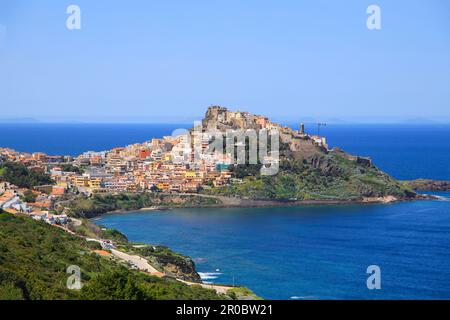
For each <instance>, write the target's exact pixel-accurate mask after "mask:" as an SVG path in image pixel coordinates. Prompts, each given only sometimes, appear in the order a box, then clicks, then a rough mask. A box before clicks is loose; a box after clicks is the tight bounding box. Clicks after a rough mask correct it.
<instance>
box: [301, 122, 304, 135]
mask: <svg viewBox="0 0 450 320" xmlns="http://www.w3.org/2000/svg"><path fill="white" fill-rule="evenodd" d="M300 133H301V134H305V124H304V123H303V122H302V123H300Z"/></svg>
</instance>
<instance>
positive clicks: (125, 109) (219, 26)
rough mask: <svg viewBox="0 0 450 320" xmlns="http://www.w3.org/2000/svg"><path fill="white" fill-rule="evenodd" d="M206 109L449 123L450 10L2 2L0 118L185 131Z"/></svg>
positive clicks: (437, 5) (103, 0)
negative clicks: (72, 19)
mask: <svg viewBox="0 0 450 320" xmlns="http://www.w3.org/2000/svg"><path fill="white" fill-rule="evenodd" d="M70 4H77V5H78V6H79V7H80V8H81V30H68V29H67V28H66V19H67V17H68V15H67V14H66V8H67V7H68V6H69V5H70ZM371 4H376V5H379V6H380V8H381V22H382V29H381V30H372V31H370V30H368V29H367V27H366V19H367V17H368V15H367V14H366V9H367V7H368V6H369V5H371ZM211 104H217V105H223V106H227V107H229V108H231V109H239V110H248V111H250V112H254V113H258V114H264V115H268V116H270V117H272V118H274V119H277V120H284V121H289V120H291V121H297V119H298V120H302V119H306V120H309V119H321V120H329V119H335V120H336V119H342V120H350V121H372V122H382V121H397V120H399V121H403V120H414V119H419V120H420V119H431V120H437V121H446V122H450V1H448V0H408V1H406V0H396V1H392V0H383V1H381V0H369V1H366V0H335V1H318V0H307V1H301V0H292V1H288V0H280V1H274V0H272V1H264V0H245V1H243V0H221V1H214V0H204V1H196V0H189V1H186V0H183V1H181V0H180V1H175V0H171V1H162V0H160V1H152V0H146V1H133V0H128V1H112V0H95V1H93V0H71V1H64V0H58V1H55V0H39V1H38V0H0V118H3V119H7V118H36V119H40V120H47V121H91V122H92V121H93V122H97V121H111V122H115V121H144V122H180V121H183V122H184V121H191V120H194V119H199V118H201V117H202V115H203V114H204V112H205V110H206V107H207V106H208V105H211Z"/></svg>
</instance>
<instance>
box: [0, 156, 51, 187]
mask: <svg viewBox="0 0 450 320" xmlns="http://www.w3.org/2000/svg"><path fill="white" fill-rule="evenodd" d="M0 179H1V180H4V181H8V182H10V183H12V184H14V185H16V186H18V187H20V188H30V189H31V188H33V187H35V186H41V185H46V184H53V180H52V179H51V178H50V176H49V175H48V174H45V173H41V172H34V171H31V170H30V169H28V168H27V167H26V166H25V165H23V164H22V163H19V162H10V161H6V162H4V163H1V164H0Z"/></svg>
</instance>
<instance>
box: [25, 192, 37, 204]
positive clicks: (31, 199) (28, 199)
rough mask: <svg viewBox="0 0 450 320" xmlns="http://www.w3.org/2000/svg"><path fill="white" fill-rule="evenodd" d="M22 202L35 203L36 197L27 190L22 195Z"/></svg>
mask: <svg viewBox="0 0 450 320" xmlns="http://www.w3.org/2000/svg"><path fill="white" fill-rule="evenodd" d="M22 201H25V202H35V201H36V195H35V194H34V193H33V191H31V190H27V191H25V192H24V193H23V197H22Z"/></svg>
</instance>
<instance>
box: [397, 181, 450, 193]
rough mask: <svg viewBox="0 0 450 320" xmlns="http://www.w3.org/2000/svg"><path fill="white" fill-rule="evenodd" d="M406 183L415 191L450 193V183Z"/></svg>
mask: <svg viewBox="0 0 450 320" xmlns="http://www.w3.org/2000/svg"><path fill="white" fill-rule="evenodd" d="M405 183H406V184H407V185H408V186H409V187H410V188H411V189H414V190H421V191H450V181H444V180H432V179H416V180H410V181H405Z"/></svg>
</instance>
